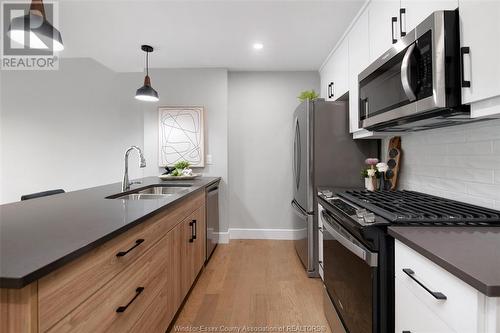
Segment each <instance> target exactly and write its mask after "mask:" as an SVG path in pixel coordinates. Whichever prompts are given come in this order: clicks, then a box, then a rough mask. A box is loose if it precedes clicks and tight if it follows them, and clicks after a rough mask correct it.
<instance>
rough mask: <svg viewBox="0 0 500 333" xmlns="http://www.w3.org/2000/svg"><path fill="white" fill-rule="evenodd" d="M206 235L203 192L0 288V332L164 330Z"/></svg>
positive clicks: (196, 268) (196, 267) (198, 264)
mask: <svg viewBox="0 0 500 333" xmlns="http://www.w3.org/2000/svg"><path fill="white" fill-rule="evenodd" d="M205 233H206V230H205V192H204V191H199V192H198V193H193V194H192V195H190V196H189V197H187V198H185V199H183V200H180V201H179V202H178V203H175V204H173V205H171V206H170V207H168V208H167V209H165V210H164V211H163V212H159V213H157V214H156V215H154V216H152V217H150V218H149V219H148V220H146V221H144V222H142V223H140V224H138V225H137V226H135V227H133V228H132V229H130V230H128V231H126V232H125V233H123V234H121V235H119V236H117V237H115V238H113V239H111V240H110V241H108V242H106V243H104V244H103V245H101V246H99V247H97V248H95V249H94V250H92V251H91V252H89V253H87V254H85V255H83V256H82V257H80V258H78V259H76V260H74V261H72V262H70V263H68V264H66V265H65V266H63V267H61V268H60V269H58V270H56V271H54V272H53V273H51V274H49V275H47V276H45V277H44V278H42V279H40V280H38V281H35V282H33V283H32V284H30V285H28V286H26V287H24V288H22V289H0V332H2V333H4V332H5V333H11V332H12V333H25V332H29V333H31V332H51V333H52V332H120V333H121V332H153V333H154V332H165V330H166V329H167V328H168V325H169V324H170V322H171V321H172V319H173V317H174V316H175V314H176V313H177V311H178V309H179V308H180V306H181V304H182V302H183V300H184V298H185V297H186V295H187V293H188V292H189V290H190V288H191V286H192V284H193V282H194V280H195V279H196V277H197V275H198V274H199V272H200V270H201V268H202V267H203V265H204V262H205V237H206V235H205ZM195 235H196V237H195V238H193V236H195ZM120 252H121V255H118V254H119V253H120ZM120 308H121V309H120Z"/></svg>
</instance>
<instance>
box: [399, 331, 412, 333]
mask: <svg viewBox="0 0 500 333" xmlns="http://www.w3.org/2000/svg"><path fill="white" fill-rule="evenodd" d="M401 333H411V332H410V331H402V332H401Z"/></svg>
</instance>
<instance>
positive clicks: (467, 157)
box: [385, 119, 500, 209]
mask: <svg viewBox="0 0 500 333" xmlns="http://www.w3.org/2000/svg"><path fill="white" fill-rule="evenodd" d="M401 139H402V141H401V143H402V150H403V155H402V156H403V162H402V172H401V178H400V188H404V189H409V190H415V191H420V192H425V193H429V194H434V195H438V196H443V197H446V198H451V199H456V200H459V201H464V202H468V203H472V204H476V205H480V206H484V207H489V208H495V209H500V119H499V120H492V121H485V122H480V123H473V124H467V125H461V126H454V127H448V128H441V129H434V130H430V131H423V132H414V133H411V134H408V135H405V136H403V137H402V138H401ZM385 143H387V140H386V142H385Z"/></svg>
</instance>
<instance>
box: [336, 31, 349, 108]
mask: <svg viewBox="0 0 500 333" xmlns="http://www.w3.org/2000/svg"><path fill="white" fill-rule="evenodd" d="M332 59H333V64H332V68H333V92H332V93H333V99H334V100H335V99H338V98H339V97H340V96H342V95H344V94H345V93H346V92H347V91H348V90H349V43H348V40H347V39H344V41H343V42H342V43H341V44H340V46H339V48H338V49H337V51H335V53H334V55H333V57H332Z"/></svg>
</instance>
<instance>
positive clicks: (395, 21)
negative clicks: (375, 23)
mask: <svg viewBox="0 0 500 333" xmlns="http://www.w3.org/2000/svg"><path fill="white" fill-rule="evenodd" d="M397 24H398V18H397V17H396V16H393V17H391V29H392V36H391V37H392V44H396V43H397V41H398V40H397V39H396V35H395V34H394V33H395V31H396V29H397Z"/></svg>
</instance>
